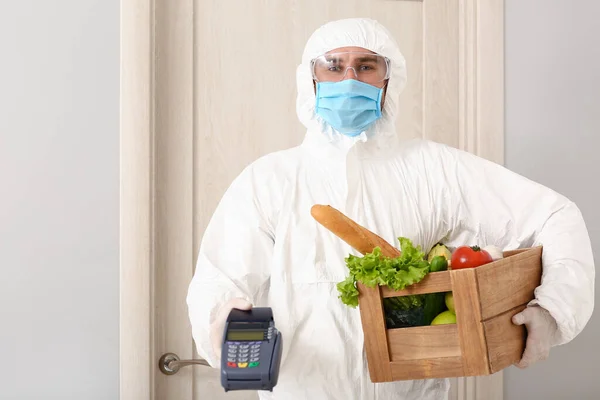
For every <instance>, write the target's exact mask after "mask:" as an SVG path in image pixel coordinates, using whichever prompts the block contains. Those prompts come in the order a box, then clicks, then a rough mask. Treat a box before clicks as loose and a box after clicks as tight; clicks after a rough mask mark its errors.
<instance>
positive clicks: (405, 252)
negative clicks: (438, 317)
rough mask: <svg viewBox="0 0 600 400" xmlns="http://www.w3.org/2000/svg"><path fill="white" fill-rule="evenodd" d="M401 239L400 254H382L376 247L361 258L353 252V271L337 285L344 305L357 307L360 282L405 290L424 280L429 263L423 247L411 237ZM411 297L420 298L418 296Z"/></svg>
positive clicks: (349, 261)
mask: <svg viewBox="0 0 600 400" xmlns="http://www.w3.org/2000/svg"><path fill="white" fill-rule="evenodd" d="M398 240H399V242H400V251H401V255H400V256H399V257H394V258H391V257H385V256H383V255H382V254H381V248H379V247H376V248H375V249H373V251H372V252H371V253H367V254H364V255H363V256H362V257H357V256H354V255H352V254H351V255H349V256H348V257H347V258H346V260H345V261H346V266H347V267H348V269H349V271H350V273H349V275H348V277H346V279H344V280H343V281H342V282H339V283H338V284H337V289H338V292H339V293H340V294H339V298H340V299H341V300H342V302H343V303H344V304H346V305H348V306H350V307H353V308H355V307H357V306H358V289H357V287H356V283H357V282H361V283H362V284H364V285H365V286H367V287H371V288H372V287H375V286H376V285H379V286H389V287H390V288H391V289H393V290H402V289H404V288H405V287H407V286H410V285H412V284H414V283H417V282H419V281H421V280H422V279H423V278H424V277H425V276H426V275H427V274H428V273H429V263H428V262H427V260H425V253H424V252H423V251H422V250H421V246H416V247H415V246H414V245H413V244H412V242H411V241H410V239H407V238H404V237H400V238H398ZM410 300H411V302H414V301H418V300H417V298H410ZM419 300H421V299H419Z"/></svg>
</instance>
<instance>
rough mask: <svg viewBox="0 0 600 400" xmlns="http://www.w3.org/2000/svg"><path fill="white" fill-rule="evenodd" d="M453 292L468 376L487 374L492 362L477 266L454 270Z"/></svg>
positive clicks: (466, 374) (452, 276)
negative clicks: (488, 349) (483, 315)
mask: <svg viewBox="0 0 600 400" xmlns="http://www.w3.org/2000/svg"><path fill="white" fill-rule="evenodd" d="M450 276H451V278H452V292H453V296H454V307H455V309H456V323H457V324H458V335H459V341H460V348H461V353H462V360H463V372H464V374H465V376H472V375H484V374H487V373H488V371H489V362H488V355H487V348H486V341H485V334H484V332H483V325H482V324H481V307H480V305H479V294H478V291H477V276H476V274H475V269H462V270H452V271H451V274H450Z"/></svg>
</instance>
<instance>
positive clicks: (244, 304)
mask: <svg viewBox="0 0 600 400" xmlns="http://www.w3.org/2000/svg"><path fill="white" fill-rule="evenodd" d="M234 308H235V309H238V310H250V309H251V308H252V303H250V302H248V301H247V300H246V299H242V298H240V297H236V298H233V299H231V300H229V301H228V302H226V303H224V304H223V305H222V306H221V308H220V309H219V312H218V314H217V317H216V318H215V321H214V322H213V323H212V325H211V326H210V339H211V341H212V346H213V351H214V353H215V356H216V358H217V360H218V361H219V362H221V346H222V345H223V330H224V329H225V322H227V317H228V316H229V313H230V312H231V310H233V309H234Z"/></svg>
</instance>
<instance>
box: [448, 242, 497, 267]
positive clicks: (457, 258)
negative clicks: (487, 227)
mask: <svg viewBox="0 0 600 400" xmlns="http://www.w3.org/2000/svg"><path fill="white" fill-rule="evenodd" d="M492 261H493V258H492V256H491V255H490V253H488V252H487V251H485V250H481V249H480V248H479V246H471V247H469V246H461V247H459V248H457V249H456V250H454V253H452V260H451V262H450V268H452V269H462V268H475V267H479V266H480V265H483V264H487V263H490V262H492Z"/></svg>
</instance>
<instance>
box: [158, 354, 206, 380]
mask: <svg viewBox="0 0 600 400" xmlns="http://www.w3.org/2000/svg"><path fill="white" fill-rule="evenodd" d="M188 365H202V366H205V367H210V365H209V364H208V362H207V361H206V360H203V359H198V360H181V359H180V358H179V356H178V355H177V354H175V353H165V354H163V355H162V357H161V358H160V360H158V369H160V372H162V373H163V374H165V375H175V374H176V373H177V372H179V370H180V369H181V368H183V367H187V366H188Z"/></svg>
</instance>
